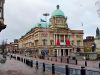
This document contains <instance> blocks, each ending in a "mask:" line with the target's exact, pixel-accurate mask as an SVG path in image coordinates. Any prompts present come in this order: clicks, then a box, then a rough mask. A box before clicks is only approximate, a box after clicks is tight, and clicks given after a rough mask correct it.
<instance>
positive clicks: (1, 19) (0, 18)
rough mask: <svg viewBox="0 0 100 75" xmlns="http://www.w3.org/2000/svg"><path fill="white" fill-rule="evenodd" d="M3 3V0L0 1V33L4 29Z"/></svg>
mask: <svg viewBox="0 0 100 75" xmlns="http://www.w3.org/2000/svg"><path fill="white" fill-rule="evenodd" d="M4 2H5V0H0V32H1V30H3V29H5V28H6V25H5V24H4Z"/></svg>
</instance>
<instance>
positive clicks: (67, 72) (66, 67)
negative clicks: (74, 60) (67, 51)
mask: <svg viewBox="0 0 100 75" xmlns="http://www.w3.org/2000/svg"><path fill="white" fill-rule="evenodd" d="M65 72H66V74H65V75H69V68H68V65H65Z"/></svg>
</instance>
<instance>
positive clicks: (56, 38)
mask: <svg viewBox="0 0 100 75" xmlns="http://www.w3.org/2000/svg"><path fill="white" fill-rule="evenodd" d="M56 42H57V34H56ZM56 42H55V44H56Z"/></svg>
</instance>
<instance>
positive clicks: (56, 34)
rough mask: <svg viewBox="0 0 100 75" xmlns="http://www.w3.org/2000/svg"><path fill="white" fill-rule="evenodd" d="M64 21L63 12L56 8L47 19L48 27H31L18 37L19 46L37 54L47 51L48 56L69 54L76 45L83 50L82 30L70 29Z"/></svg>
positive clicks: (74, 50)
mask: <svg viewBox="0 0 100 75" xmlns="http://www.w3.org/2000/svg"><path fill="white" fill-rule="evenodd" d="M66 21H67V18H66V17H65V16H64V14H63V12H62V11H61V10H60V9H59V8H57V9H56V11H55V12H53V15H52V16H51V18H50V20H49V22H50V24H49V27H48V28H44V27H42V26H41V24H39V25H38V27H35V28H32V29H31V30H30V31H29V32H27V33H26V34H25V35H24V36H22V37H21V38H20V39H19V48H20V49H24V50H25V49H27V48H28V49H30V50H33V54H38V55H41V52H42V51H43V50H44V51H48V55H49V56H70V55H71V53H73V52H76V48H77V47H78V48H80V50H81V52H83V30H71V29H70V28H68V24H67V22H66Z"/></svg>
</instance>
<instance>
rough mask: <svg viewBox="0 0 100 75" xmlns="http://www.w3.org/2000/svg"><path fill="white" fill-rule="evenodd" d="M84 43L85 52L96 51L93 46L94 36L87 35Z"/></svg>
mask: <svg viewBox="0 0 100 75" xmlns="http://www.w3.org/2000/svg"><path fill="white" fill-rule="evenodd" d="M83 44H84V52H94V51H92V46H93V44H94V36H87V37H86V39H84V40H83Z"/></svg>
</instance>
